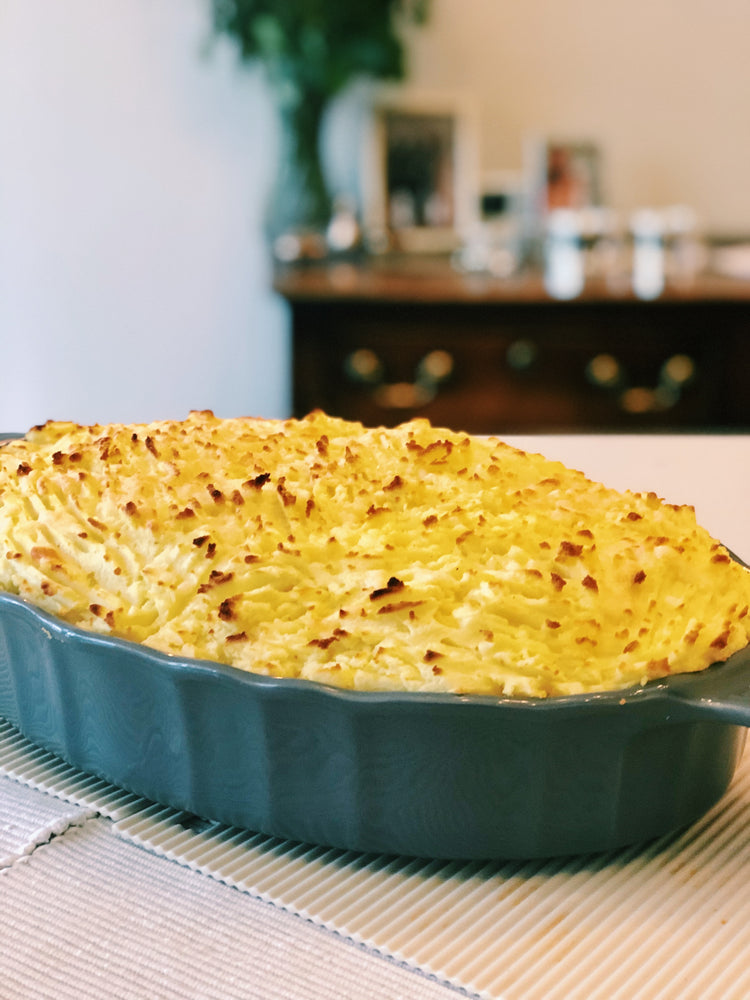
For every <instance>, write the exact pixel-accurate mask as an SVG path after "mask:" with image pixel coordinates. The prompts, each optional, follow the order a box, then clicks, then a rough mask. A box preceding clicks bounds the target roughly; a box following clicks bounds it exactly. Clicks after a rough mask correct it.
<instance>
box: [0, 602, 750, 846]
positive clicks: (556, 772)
mask: <svg viewBox="0 0 750 1000" xmlns="http://www.w3.org/2000/svg"><path fill="white" fill-rule="evenodd" d="M0 716H3V717H4V718H6V719H7V720H8V721H10V722H11V723H12V724H13V725H15V726H16V727H17V728H18V729H19V730H20V731H21V732H22V733H23V734H24V735H25V736H26V737H27V738H28V739H30V740H32V741H33V742H35V743H37V744H39V745H41V746H43V747H45V748H47V749H49V750H50V751H52V752H53V753H54V754H57V755H59V756H60V757H62V758H64V759H65V760H67V761H68V762H70V763H71V764H72V765H74V766H75V767H77V768H80V769H81V770H83V771H86V772H89V773H91V774H94V775H98V776H100V777H101V778H104V779H106V780H107V781H109V782H112V783H114V784H116V785H119V786H120V787H122V788H125V789H128V790H131V791H133V792H135V793H137V794H138V795H141V796H145V797H146V798H149V799H153V800H155V801H157V802H161V803H164V804H166V805H170V806H173V807H175V808H178V809H183V810H187V811H188V812H190V813H195V814H197V815H198V816H202V817H206V818H209V819H213V820H218V821H221V822H223V823H227V824H231V825H233V826H238V827H243V828H248V829H251V830H256V831H259V832H262V833H265V834H271V835H274V836H277V837H281V838H285V839H292V840H298V841H303V842H307V843H312V844H321V845H327V846H333V847H338V848H345V849H351V850H356V851H365V852H377V853H387V854H403V855H412V856H419V857H430V858H461V859H471V858H474V859H489V858H517V859H520V858H535V857H548V856H553V855H567V854H580V853H588V852H598V851H605V850H611V849H614V848H618V847H622V846H625V845H628V844H633V843H638V842H641V841H645V840H648V839H650V838H653V837H656V836H659V835H662V834H665V833H668V832H670V831H673V830H677V829H679V828H681V827H684V826H686V825H688V824H691V823H693V822H695V821H696V820H697V819H698V818H699V817H700V816H702V815H703V814H704V813H705V812H706V811H707V810H708V809H709V808H710V807H711V806H712V805H713V804H714V803H715V802H717V801H718V800H719V799H720V798H721V796H722V795H723V794H724V792H725V791H726V790H727V788H728V786H729V784H730V782H731V780H732V776H733V774H734V771H735V768H736V765H737V763H738V761H739V758H740V755H741V752H742V749H743V745H744V742H745V736H746V727H748V726H750V649H746V650H744V651H742V652H740V653H737V654H735V655H734V656H733V657H732V658H731V659H730V660H728V661H727V662H726V663H724V664H722V665H716V666H713V667H711V668H709V669H708V670H706V671H703V672H702V673H700V674H691V675H687V674H686V675H677V676H674V677H672V678H669V679H668V680H665V681H659V682H654V683H651V684H648V685H646V686H645V687H639V688H634V689H629V690H627V691H623V692H612V693H604V694H593V695H586V696H578V695H577V696H570V697H562V698H554V699H548V700H543V701H532V700H517V699H506V698H492V697H477V696H451V695H444V694H440V695H432V694H404V693H370V692H352V691H344V690H340V689H337V688H332V687H327V686H324V685H321V684H317V683H314V682H309V681H295V680H288V679H273V678H268V677H262V676H255V675H252V674H248V673H245V672H243V671H240V670H237V669H235V668H232V667H227V666H223V665H219V664H215V663H206V662H199V661H196V660H189V659H179V658H175V657H171V656H167V655H165V654H162V653H158V652H154V651H152V650H149V649H147V648H145V647H142V646H139V645H137V644H135V643H130V642H127V641H124V640H119V639H112V638H105V637H101V636H98V635H94V634H91V633H87V632H83V631H81V630H79V629H77V628H73V627H70V626H68V625H66V624H64V623H63V622H61V621H59V620H57V619H56V618H53V617H51V616H50V615H47V614H45V613H43V612H41V611H40V610H38V609H37V608H35V607H33V606H32V605H30V604H28V603H26V602H24V601H23V600H21V599H19V598H17V597H14V596H11V595H9V594H3V593H0Z"/></svg>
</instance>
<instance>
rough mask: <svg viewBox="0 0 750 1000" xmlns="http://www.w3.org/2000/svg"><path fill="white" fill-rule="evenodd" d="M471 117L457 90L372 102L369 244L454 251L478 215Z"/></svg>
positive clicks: (367, 169) (367, 168)
mask: <svg viewBox="0 0 750 1000" xmlns="http://www.w3.org/2000/svg"><path fill="white" fill-rule="evenodd" d="M476 134H477V133H476V116H475V113H474V109H473V107H472V105H471V103H470V102H469V101H468V100H467V99H465V98H462V97H460V96H458V95H443V94H424V93H422V94H415V93H411V94H399V95H394V94H389V95H387V96H382V97H381V98H380V99H378V100H377V101H375V102H374V104H373V106H372V109H371V121H370V129H369V132H368V137H367V141H366V143H365V152H364V164H363V173H364V212H363V217H364V225H365V232H366V234H367V236H368V237H369V239H370V242H371V243H374V244H376V245H378V246H380V245H382V246H385V247H387V248H388V249H391V250H396V251H403V252H406V253H440V252H450V251H452V250H454V249H455V248H456V247H457V246H458V245H460V243H461V242H462V240H463V239H464V238H465V237H466V235H467V233H468V231H469V229H470V227H471V226H472V224H473V223H474V222H475V221H476V219H477V218H478V205H479V183H478V164H477V140H476Z"/></svg>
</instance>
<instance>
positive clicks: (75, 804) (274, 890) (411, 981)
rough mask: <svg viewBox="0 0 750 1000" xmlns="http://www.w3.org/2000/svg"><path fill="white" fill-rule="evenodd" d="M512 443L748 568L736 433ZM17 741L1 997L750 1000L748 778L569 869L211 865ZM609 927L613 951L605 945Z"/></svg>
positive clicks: (294, 862)
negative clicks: (695, 810)
mask: <svg viewBox="0 0 750 1000" xmlns="http://www.w3.org/2000/svg"><path fill="white" fill-rule="evenodd" d="M506 440H508V441H509V442H510V443H512V444H515V445H517V446H519V447H523V448H526V449H528V450H533V451H539V452H542V453H543V454H545V455H547V456H548V457H550V458H557V459H560V460H562V461H564V462H566V463H567V464H569V465H573V466H574V467H576V468H579V469H581V470H582V471H584V472H585V473H586V474H588V475H589V476H591V477H592V478H595V479H598V480H600V481H602V482H604V483H606V484H608V485H611V486H614V487H617V488H621V489H625V488H630V489H635V490H642V491H650V490H652V491H654V492H656V493H658V494H659V495H660V496H663V497H664V498H665V499H667V500H669V501H670V502H673V503H690V504H693V505H694V506H695V508H696V512H697V515H698V519H699V521H701V522H702V523H703V524H704V525H705V527H706V528H708V529H709V530H710V531H711V532H712V533H713V534H714V535H715V536H716V537H718V538H720V539H721V540H722V541H723V542H724V543H725V544H726V545H728V546H729V547H730V548H731V549H733V551H735V552H736V554H738V555H739V556H742V557H744V558H745V559H746V560H748V561H750V516H749V514H748V509H749V507H750V435H727V436H716V435H686V436H682V435H680V436H671V435H669V436H666V435H665V436H658V435H657V436H640V435H639V436H599V435H572V436H568V435H562V436H557V435H555V436H523V437H521V436H512V437H507V438H506ZM2 735H3V734H2V732H0V737H2ZM14 739H15V737H13V736H12V735H11V736H8V735H7V727H6V736H5V751H4V754H5V755H4V757H3V756H2V754H0V765H2V762H3V760H4V761H5V764H4V766H0V913H2V924H3V931H2V943H0V1000H27V998H28V1000H44V998H48V997H49V998H55V1000H68V998H71V1000H72V998H73V997H76V998H82V1000H94V998H96V1000H99V998H103V997H107V998H115V1000H126V998H133V1000H141V998H142V1000H172V998H175V1000H193V998H195V1000H204V998H205V1000H208V998H216V1000H233V998H237V1000H240V998H242V1000H245V998H249V1000H360V998H361V1000H381V998H382V1000H399V998H401V1000H438V998H446V1000H448V998H450V997H451V996H457V995H464V996H481V997H484V998H492V1000H531V998H535V997H539V998H544V1000H547V998H551V997H560V998H562V1000H596V998H601V1000H613V998H614V997H623V998H624V1000H634V998H635V997H637V998H638V1000H693V998H694V1000H703V998H706V997H712V998H716V1000H746V998H747V997H748V996H750V978H748V977H749V976H750V972H748V956H749V955H750V919H748V918H750V913H749V912H748V908H749V907H750V894H748V893H747V892H746V886H747V884H748V882H749V881H750V768H748V767H747V766H745V770H744V772H742V776H741V780H740V782H739V784H738V785H737V786H736V788H735V790H734V791H733V792H732V793H731V794H730V795H729V796H728V798H727V800H726V801H725V802H724V803H723V804H722V806H721V807H720V808H718V809H717V810H715V811H714V813H712V816H711V817H709V819H708V820H707V821H706V823H703V824H698V826H699V827H700V829H696V830H694V831H691V832H689V833H687V834H685V835H684V836H683V837H682V838H677V839H674V838H672V839H670V840H668V841H665V842H664V843H660V844H657V845H655V846H654V847H651V848H649V849H648V850H647V851H645V852H640V853H639V852H630V853H627V852H626V853H625V854H617V855H614V856H612V857H608V858H603V859H595V860H592V859H588V860H587V861H586V862H585V863H582V864H581V865H575V864H574V865H572V866H570V865H569V866H567V867H566V866H563V867H560V866H558V867H554V866H546V867H545V866H544V865H540V864H539V863H536V864H535V865H524V864H519V863H515V864H513V865H502V864H500V865H498V864H497V863H495V864H494V865H490V866H487V867H483V866H481V865H476V864H475V865H473V866H469V867H468V868H463V869H461V868H457V867H455V866H453V867H450V866H449V867H448V868H445V867H444V866H437V867H435V866H430V865H429V864H427V865H421V866H420V865H412V866H409V865H406V864H404V865H400V864H398V863H396V862H389V863H388V864H385V863H383V864H379V863H377V862H376V861H373V860H371V859H358V858H351V857H348V856H347V857H340V856H338V857H336V858H334V859H330V858H329V857H328V856H321V855H320V852H315V851H312V852H310V851H298V850H296V849H295V848H294V846H293V845H292V846H289V845H287V846H283V845H278V844H273V843H271V842H266V841H263V840H261V841H259V842H257V843H256V842H252V843H250V844H249V845H248V844H240V845H239V846H237V847H236V848H233V849H232V850H233V853H232V856H231V858H230V859H229V860H228V855H226V852H225V854H224V855H222V857H223V860H222V861H221V862H218V861H217V860H216V859H217V857H218V856H219V854H220V853H221V852H220V851H219V849H218V847H216V846H215V844H214V841H212V840H211V837H210V836H209V835H206V837H204V839H203V841H202V842H201V841H200V838H197V839H196V837H195V836H194V835H192V834H190V832H189V831H188V832H185V831H181V830H180V828H179V823H178V822H177V820H175V818H174V817H169V816H167V817H166V818H164V817H162V816H161V814H160V813H159V814H156V818H154V815H155V814H153V813H149V812H148V809H146V810H145V811H144V810H143V809H142V808H141V806H140V805H138V803H136V806H133V805H132V804H130V803H129V800H127V798H126V799H125V800H123V802H121V801H120V799H118V797H117V793H116V790H115V791H111V790H107V789H106V788H104V789H102V788H100V787H99V786H98V785H96V784H92V783H90V782H88V783H87V781H86V780H85V779H81V781H80V782H78V779H77V778H76V777H75V776H73V777H72V778H71V777H68V776H66V772H63V771H60V770H59V768H58V766H57V765H56V764H55V763H54V761H53V762H48V761H47V760H46V758H45V757H44V755H40V754H35V752H34V748H30V749H27V750H22V751H21V752H16V750H15V749H14V748H15V743H14ZM2 742H3V741H2V739H0V749H2V746H1V744H2ZM748 763H749V762H748V760H747V755H746V757H745V765H747V764H748ZM40 789H41V790H40ZM113 802H114V803H115V805H112V804H111V803H113ZM146 805H147V804H146ZM139 810H140V811H139ZM142 816H146V817H147V820H143V819H142V818H141V817H142ZM144 824H145V825H144ZM149 824H150V825H149ZM155 824H156V825H155ZM170 824H171V825H170ZM144 829H145V830H146V831H147V833H146V834H144V833H143V830H144ZM154 831H156V832H154ZM191 837H192V839H191ZM180 838H182V839H180ZM220 839H221V838H219V839H216V841H215V843H216V844H219V841H220ZM175 845H177V846H175ZM196 845H197V846H196ZM220 846H221V845H220ZM223 849H224V848H222V850H223ZM201 851H202V852H203V853H202V854H201ZM211 852H213V853H211ZM243 852H244V853H243ZM230 862H231V864H230ZM222 865H224V867H223V868H222ZM227 866H229V867H227ZM232 866H233V867H232ZM243 866H244V867H243ZM701 873H703V876H701ZM618 893H619V895H618ZM607 899H609V900H610V904H609V905H610V911H608V912H604V911H603V910H602V907H603V906H606V905H607V904H606V901H607ZM670 899H671V900H672V903H671V904H669V905H667V901H668V900H670ZM597 900H599V902H598V903H596V901H597ZM595 903H596V906H598V907H599V909H598V910H597V909H596V906H595ZM613 907H616V908H615V909H613ZM670 907H671V909H670ZM673 911H674V912H673ZM691 916H692V918H694V919H696V920H697V919H700V922H701V926H700V927H699V928H698V929H697V930H696V933H697V934H699V938H700V940H699V946H700V947H698V944H696V945H695V947H693V941H692V938H691V936H690V935H691V933H692V931H691V930H690V919H691ZM649 920H651V921H653V925H654V926H653V928H652V929H651V930H649V929H648V921H649ZM607 921H610V923H607ZM613 921H614V922H615V925H616V926H617V927H618V928H620V929H621V930H620V932H619V944H618V942H616V941H614V940H613V941H612V942H611V943H610V942H609V939H605V937H604V934H605V931H604V928H607V927H610V925H611V923H612V922H613ZM644 921H645V924H644ZM628 928H630V930H628ZM608 933H609V931H607V934H608ZM628 934H630V935H631V937H630V938H628V937H627V935H628ZM639 934H640V935H644V934H645V935H646V938H643V939H642V938H641V937H638V935H639ZM644 940H645V941H646V942H647V944H643V941H644ZM653 940H656V941H657V942H658V947H657V951H656V952H654V949H653V947H652V945H651V944H648V942H652V941H653ZM678 945H679V949H677V946H678ZM647 946H648V950H647V951H646V955H647V958H646V959H645V960H644V959H643V958H642V956H641V954H640V952H639V951H638V949H639V948H641V947H647ZM618 949H619V950H618ZM674 949H677V950H674ZM628 952H629V953H628ZM698 952H700V954H699V955H698ZM693 953H695V954H693ZM678 954H679V956H680V958H679V963H678V962H677V960H676V959H674V958H672V957H671V956H672V955H678ZM613 955H614V956H615V958H617V956H618V955H620V956H621V958H619V959H617V962H616V963H615V964H613V962H614V961H615V959H614V958H613V957H612V956H613ZM696 955H698V958H696V957H695V956H696ZM581 956H582V957H581ZM605 956H606V957H605ZM657 958H658V962H657V964H656V965H655V966H653V969H652V966H651V965H650V964H649V963H653V962H654V961H656V959H657ZM696 961H697V962H698V965H697V966H696V967H695V968H696V971H695V972H693V971H691V970H692V969H693V965H691V962H696ZM717 962H718V963H720V966H721V971H722V975H723V974H725V973H726V975H729V974H730V973H731V974H732V976H733V978H732V979H731V980H729V981H730V982H731V983H733V984H735V985H733V986H731V987H728V986H727V985H726V981H725V980H723V979H721V977H720V976H718V975H717V974H716V973H715V971H714V966H715V963H717ZM587 963H588V964H587ZM712 963H714V964H712ZM644 968H645V969H646V972H644V971H643V969H644ZM727 968H728V969H729V972H726V969H727ZM650 969H651V971H649V970H650ZM665 969H666V970H667V971H666V972H665ZM576 970H579V971H578V972H577V971H576ZM670 970H671V971H670ZM686 970H687V971H686ZM646 973H648V975H646ZM618 977H619V979H618ZM720 980H721V981H720ZM717 991H718V992H717ZM735 991H737V992H735Z"/></svg>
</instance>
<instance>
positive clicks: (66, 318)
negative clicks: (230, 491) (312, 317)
mask: <svg viewBox="0 0 750 1000" xmlns="http://www.w3.org/2000/svg"><path fill="white" fill-rule="evenodd" d="M207 10H208V5H207V3H206V2H204V0H0V430H2V429H6V430H11V429H25V428H26V427H28V426H30V425H31V424H34V423H38V422H41V421H43V420H46V419H48V418H61V419H63V418H64V419H74V420H78V421H81V422H104V421H109V420H127V421H130V420H150V419H158V418H163V417H171V416H183V415H185V414H186V413H187V411H188V410H189V409H191V408H204V407H210V408H213V409H214V410H215V411H216V412H217V413H218V414H220V415H229V414H232V413H253V414H260V415H264V416H282V415H286V413H287V412H288V407H289V389H288V374H287V372H288V344H287V338H288V333H287V317H286V313H285V310H284V308H283V306H282V305H281V303H280V302H279V301H277V299H276V298H275V297H274V296H272V294H271V292H270V290H269V266H268V261H267V258H266V252H265V246H264V243H263V240H262V237H261V232H260V225H261V221H260V220H261V212H262V204H263V198H264V192H265V190H266V189H267V187H268V184H269V182H270V177H271V171H272V169H273V159H274V143H275V136H276V133H275V129H274V126H275V120H274V118H273V114H272V110H271V107H270V105H269V103H268V101H267V95H266V93H265V91H264V86H263V83H262V80H261V79H260V78H259V76H258V74H256V73H250V72H248V71H247V70H242V69H241V68H239V67H238V66H237V62H236V60H235V59H234V55H233V53H232V52H231V50H230V48H229V46H227V45H219V46H218V47H216V48H215V49H214V50H213V51H210V52H208V53H206V52H205V47H206V40H207V39H209V38H210V35H209V32H208V27H207V25H208V21H207Z"/></svg>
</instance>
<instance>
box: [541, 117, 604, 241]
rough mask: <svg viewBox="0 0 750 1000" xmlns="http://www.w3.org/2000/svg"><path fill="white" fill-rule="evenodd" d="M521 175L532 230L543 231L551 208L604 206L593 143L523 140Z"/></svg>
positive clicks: (548, 138)
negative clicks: (523, 180) (524, 186)
mask: <svg viewBox="0 0 750 1000" xmlns="http://www.w3.org/2000/svg"><path fill="white" fill-rule="evenodd" d="M524 172H525V175H526V189H527V195H526V204H527V211H528V214H529V225H530V228H531V229H532V230H536V231H539V230H541V229H543V227H544V222H545V220H546V218H547V216H548V215H549V213H550V212H552V211H554V210H555V209H560V208H563V209H573V210H582V209H586V208H593V207H599V206H601V205H602V204H603V203H604V202H603V191H602V180H603V178H602V155H601V149H600V147H599V145H598V144H597V143H596V142H594V141H593V140H590V139H585V138H580V139H576V138H559V137H553V136H545V137H539V136H530V137H527V139H526V143H525V149H524Z"/></svg>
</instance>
